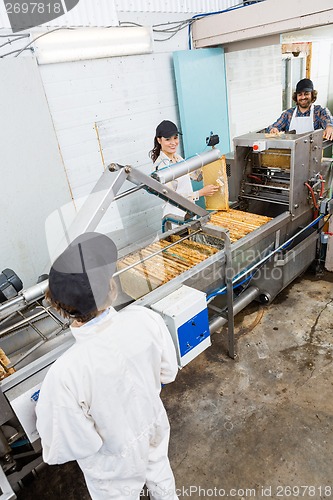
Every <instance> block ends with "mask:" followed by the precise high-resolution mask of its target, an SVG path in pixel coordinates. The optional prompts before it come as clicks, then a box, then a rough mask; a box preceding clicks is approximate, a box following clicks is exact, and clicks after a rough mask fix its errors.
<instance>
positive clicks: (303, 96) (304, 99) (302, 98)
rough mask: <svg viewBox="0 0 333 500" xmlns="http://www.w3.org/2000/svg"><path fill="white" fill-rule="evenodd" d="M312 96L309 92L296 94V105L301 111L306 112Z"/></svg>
mask: <svg viewBox="0 0 333 500" xmlns="http://www.w3.org/2000/svg"><path fill="white" fill-rule="evenodd" d="M311 100H312V95H311V92H299V93H297V104H298V106H299V107H300V108H301V109H302V110H303V111H306V110H307V109H309V107H310V106H311Z"/></svg>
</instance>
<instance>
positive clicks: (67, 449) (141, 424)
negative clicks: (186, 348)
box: [36, 232, 178, 500]
mask: <svg viewBox="0 0 333 500" xmlns="http://www.w3.org/2000/svg"><path fill="white" fill-rule="evenodd" d="M116 261H117V248H116V246H115V244H114V243H113V241H112V240H110V238H108V237H107V236H105V235H103V234H100V233H95V232H90V233H85V234H83V235H81V236H79V237H78V238H76V239H75V240H74V241H73V242H72V243H71V244H70V245H69V246H68V248H67V249H66V250H65V251H64V252H63V253H62V254H61V255H60V256H59V257H58V258H57V260H56V261H55V262H54V264H53V266H52V267H51V270H50V274H49V290H48V292H47V298H48V299H49V301H50V302H51V305H52V306H53V307H54V308H55V309H56V310H58V311H59V312H60V313H62V314H63V315H64V316H65V317H67V318H71V319H72V324H71V333H72V335H73V336H74V338H75V340H76V342H75V344H74V345H73V346H72V347H71V348H70V349H68V350H67V351H66V352H65V353H64V354H63V355H62V356H60V357H59V358H58V359H57V360H56V361H55V363H53V365H52V366H51V367H50V369H49V370H48V372H47V374H46V377H45V379H44V382H43V384H42V387H41V390H40V395H39V400H38V403H37V406H36V414H37V430H38V432H39V435H40V437H41V442H42V448H43V459H44V461H45V462H46V463H48V464H62V463H65V462H69V461H71V460H76V461H77V462H78V464H79V466H80V468H81V469H82V471H83V473H84V477H85V480H86V483H87V487H88V489H89V493H90V496H91V498H92V499H93V500H111V499H114V500H118V499H125V498H128V499H129V500H137V499H138V498H139V496H140V492H141V490H142V488H143V485H144V484H145V483H146V485H147V487H148V490H149V494H150V498H151V499H152V500H178V497H177V495H176V491H175V482H174V476H173V473H172V470H171V468H170V464H169V460H168V442H169V432H170V426H169V422H168V418H167V414H166V411H165V408H164V406H163V403H162V400H161V399H160V391H161V383H163V384H165V383H168V382H171V381H173V380H174V379H175V377H176V374H177V370H178V366H177V358H176V352H175V348H174V344H173V341H172V339H171V335H170V333H169V331H168V329H167V327H166V325H165V323H164V321H163V319H162V318H161V316H160V315H159V314H157V313H155V312H154V311H151V310H150V309H148V308H146V307H140V306H134V305H130V306H128V307H126V308H125V309H123V310H122V311H120V312H116V311H115V309H113V308H112V307H111V305H110V302H111V301H112V287H111V285H110V280H111V278H112V275H113V273H114V271H115V268H116Z"/></svg>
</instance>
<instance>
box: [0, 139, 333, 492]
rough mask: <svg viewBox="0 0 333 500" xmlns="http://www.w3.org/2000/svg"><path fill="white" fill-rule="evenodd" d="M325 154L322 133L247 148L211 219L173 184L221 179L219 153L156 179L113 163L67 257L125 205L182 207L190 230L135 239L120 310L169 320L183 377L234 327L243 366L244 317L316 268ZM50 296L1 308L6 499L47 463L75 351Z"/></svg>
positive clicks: (237, 149)
mask: <svg viewBox="0 0 333 500" xmlns="http://www.w3.org/2000/svg"><path fill="white" fill-rule="evenodd" d="M322 151H323V141H322V131H315V132H311V133H308V134H301V135H288V134H286V135H283V136H267V135H266V134H246V135H244V136H241V137H237V138H236V139H235V140H234V157H233V158H231V157H230V158H229V160H227V163H228V176H229V177H228V180H229V192H230V193H231V196H230V210H229V211H227V212H223V213H221V212H208V211H206V210H204V209H203V208H201V207H199V206H197V205H196V204H194V203H192V202H190V201H188V200H187V199H185V198H183V197H182V196H180V195H178V194H177V193H175V192H174V191H173V190H171V189H170V188H169V187H168V185H167V183H168V182H169V181H170V180H171V179H177V178H178V177H179V176H180V175H184V173H186V172H190V171H192V170H195V169H197V168H198V167H203V168H209V164H210V163H211V162H213V161H215V160H217V159H218V158H219V157H220V153H219V151H218V150H216V149H212V150H210V151H207V152H206V153H203V154H202V155H197V156H196V157H194V158H191V159H189V160H186V161H183V162H181V163H179V164H175V165H172V166H170V167H168V168H165V169H162V170H160V171H158V172H155V173H154V174H153V175H152V176H148V175H145V174H143V173H142V172H140V171H139V170H138V169H133V168H132V167H131V166H121V165H118V164H116V163H113V164H111V165H110V166H109V168H108V169H107V171H106V172H105V173H104V174H103V175H102V177H101V179H100V180H99V181H98V183H97V185H96V187H95V188H94V190H93V192H92V195H91V196H90V197H89V198H88V200H87V202H86V204H85V205H84V206H83V207H82V209H81V211H80V212H79V214H78V217H77V218H76V220H75V222H74V224H73V225H72V226H71V227H70V228H69V229H68V231H67V232H66V237H65V239H64V240H63V241H62V242H61V243H60V245H59V248H58V253H60V252H61V251H62V250H63V249H64V248H65V246H66V244H67V243H68V241H72V240H73V239H74V238H75V237H76V236H77V235H78V234H81V233H82V232H84V231H91V230H95V229H96V227H97V224H98V223H99V221H100V220H101V218H102V217H103V215H104V213H105V212H106V211H107V209H108V207H109V206H110V205H111V204H113V203H117V200H119V199H123V198H124V197H128V203H130V200H131V196H133V195H134V193H137V192H139V191H140V192H141V191H142V192H144V195H145V196H158V197H159V198H161V199H163V200H166V201H169V202H170V203H171V204H174V205H175V206H178V207H181V208H182V209H183V210H185V211H186V212H187V216H186V217H185V218H184V220H182V221H180V224H179V226H178V227H173V228H172V229H170V230H169V231H166V232H160V233H159V234H158V235H156V232H152V235H151V237H150V238H146V239H145V240H144V241H140V242H135V241H131V236H130V235H128V237H127V244H126V245H124V246H123V247H122V248H121V249H119V255H120V257H119V261H118V267H117V271H116V273H115V279H116V281H117V285H118V289H119V294H118V299H117V303H116V308H118V309H120V308H123V307H126V305H127V304H129V303H133V302H136V304H138V305H142V306H145V307H151V308H152V309H154V310H155V311H157V312H159V313H160V314H161V315H162V317H163V318H164V320H165V322H166V324H167V326H168V328H169V330H170V334H171V335H172V338H173V340H174V343H175V348H176V351H177V354H178V361H179V366H180V367H182V366H185V365H186V364H187V363H188V362H190V361H191V360H192V359H193V358H194V357H195V356H196V355H198V354H199V353H200V352H202V351H203V350H204V349H205V348H207V347H208V346H209V345H210V335H211V334H212V333H214V332H216V331H217V330H219V329H220V328H221V327H222V326H223V325H227V326H228V328H227V335H228V354H229V356H230V357H232V358H234V357H235V356H236V355H237V353H236V345H235V339H234V322H233V320H234V316H235V314H237V312H239V311H240V310H242V309H243V308H244V307H245V306H246V305H247V304H249V303H250V302H251V301H253V300H255V299H257V300H260V301H262V302H264V303H269V302H270V301H271V300H272V299H274V297H275V296H276V295H277V294H278V293H279V292H280V291H281V290H282V289H283V288H284V287H286V286H287V285H288V284H289V283H290V282H291V281H292V280H293V279H295V278H296V277H297V276H299V275H300V274H301V273H302V272H303V271H304V270H305V269H306V268H307V267H308V266H309V264H310V263H311V262H312V261H313V260H314V259H315V257H316V249H317V246H318V241H319V235H320V231H321V229H322V227H323V225H324V222H325V220H326V219H327V218H328V217H329V216H330V214H332V212H333V200H332V168H331V161H323V160H322ZM127 181H129V182H130V183H131V184H132V186H131V187H129V188H128V186H127V185H128V182H127ZM133 185H134V186H133ZM124 187H126V188H125V189H124ZM110 236H111V237H112V234H111V235H110ZM46 288H47V280H44V281H42V282H41V283H38V284H37V285H35V286H34V287H31V288H30V289H27V290H23V291H20V292H18V294H17V295H16V296H15V297H11V298H9V299H8V300H6V301H5V302H3V303H2V304H0V347H1V348H2V349H3V351H4V353H5V354H6V355H7V357H8V362H1V366H2V368H3V372H4V376H3V379H2V380H1V382H0V386H1V391H0V399H1V401H0V403H1V404H0V461H1V468H0V488H1V492H0V499H1V500H5V499H6V500H7V499H11V498H15V493H14V491H15V489H16V488H18V487H19V485H20V484H22V481H24V477H25V476H26V475H27V474H28V473H29V472H31V471H33V470H34V469H35V468H36V467H38V466H39V464H41V463H42V459H41V447H40V440H39V436H38V433H37V431H36V425H35V412H34V408H35V404H36V400H37V399H38V392H39V388H40V386H41V383H42V381H43V378H44V376H45V374H46V372H47V370H48V368H49V367H50V365H51V364H52V363H53V362H54V361H55V360H56V359H57V358H58V357H59V356H60V355H61V354H62V353H63V352H64V351H65V350H66V349H68V348H69V347H70V346H71V345H72V344H73V342H74V339H73V337H72V335H71V333H70V330H69V328H68V324H67V323H66V322H64V321H63V320H62V319H61V318H60V317H59V316H58V315H57V314H56V313H55V312H54V311H52V310H51V309H50V308H49V307H48V306H47V305H46V304H45V303H44V300H43V299H44V292H45V290H46ZM9 371H10V373H9Z"/></svg>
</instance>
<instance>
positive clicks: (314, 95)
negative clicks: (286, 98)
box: [293, 90, 318, 102]
mask: <svg viewBox="0 0 333 500" xmlns="http://www.w3.org/2000/svg"><path fill="white" fill-rule="evenodd" d="M317 95H318V91H317V90H312V92H311V102H315V101H316V100H317ZM293 101H295V102H297V93H296V92H294V93H293Z"/></svg>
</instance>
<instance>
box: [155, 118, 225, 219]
mask: <svg viewBox="0 0 333 500" xmlns="http://www.w3.org/2000/svg"><path fill="white" fill-rule="evenodd" d="M179 135H181V132H179V130H178V128H177V125H176V124H175V123H173V122H171V121H170V120H163V121H162V122H161V123H160V124H159V125H157V127H156V133H155V137H154V147H153V149H152V150H151V151H150V153H149V155H150V157H151V159H152V160H153V162H154V167H155V169H156V170H158V169H160V168H163V167H168V166H169V165H170V164H172V163H177V162H179V161H182V160H183V158H182V157H181V156H180V155H179V154H178V153H177V149H178V145H179ZM191 179H192V180H194V181H201V180H202V174H201V170H200V169H198V170H196V171H195V172H192V173H191V174H185V175H182V176H181V177H179V178H178V179H175V180H173V181H171V182H168V184H167V186H168V187H169V188H171V189H172V190H173V191H176V192H177V193H178V194H181V195H182V196H184V197H185V198H187V199H188V200H190V201H193V202H195V201H197V200H199V198H200V196H212V195H213V194H214V193H216V192H217V191H218V190H219V186H214V185H213V184H209V185H207V186H204V187H203V188H201V189H199V190H198V191H193V188H192V183H191ZM167 215H177V216H180V217H182V216H185V212H184V211H183V210H181V209H180V208H177V207H174V206H173V205H171V203H165V205H164V207H163V216H164V217H165V216H167Z"/></svg>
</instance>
